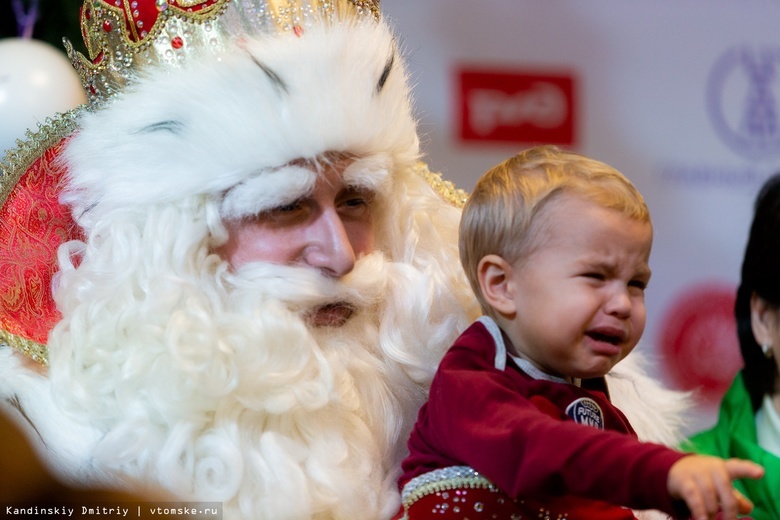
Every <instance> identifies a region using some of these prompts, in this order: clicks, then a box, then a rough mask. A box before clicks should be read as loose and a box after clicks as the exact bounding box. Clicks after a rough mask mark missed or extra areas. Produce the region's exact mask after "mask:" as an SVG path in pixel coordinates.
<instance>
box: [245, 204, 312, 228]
mask: <svg viewBox="0 0 780 520" xmlns="http://www.w3.org/2000/svg"><path fill="white" fill-rule="evenodd" d="M307 207H308V206H307V205H306V204H305V202H304V201H302V200H296V201H295V202H291V203H289V204H283V205H281V206H276V207H275V208H271V209H269V210H267V211H263V212H262V213H260V214H259V215H258V216H257V219H258V220H261V221H266V222H269V223H271V222H273V223H279V224H281V223H286V222H291V221H295V220H296V219H299V218H303V216H304V215H305V214H306V210H307Z"/></svg>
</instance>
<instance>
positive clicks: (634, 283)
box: [628, 280, 647, 291]
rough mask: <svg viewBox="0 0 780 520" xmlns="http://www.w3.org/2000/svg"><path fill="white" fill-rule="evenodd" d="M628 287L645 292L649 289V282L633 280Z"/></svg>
mask: <svg viewBox="0 0 780 520" xmlns="http://www.w3.org/2000/svg"><path fill="white" fill-rule="evenodd" d="M628 286H629V287H633V288H636V289H640V290H642V291H644V290H645V289H647V282H646V281H644V280H631V281H630V282H628Z"/></svg>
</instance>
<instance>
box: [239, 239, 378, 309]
mask: <svg viewBox="0 0 780 520" xmlns="http://www.w3.org/2000/svg"><path fill="white" fill-rule="evenodd" d="M389 266H390V263H389V262H388V261H387V260H386V259H385V258H384V256H383V255H382V254H381V253H379V252H374V253H371V254H370V255H366V256H363V257H361V258H359V259H358V260H357V261H356V262H355V268H354V269H353V270H352V271H351V272H350V273H349V274H347V275H346V276H344V277H342V278H333V277H329V276H326V275H324V274H323V273H322V272H321V271H320V270H318V269H315V268H311V267H298V266H288V265H280V264H272V263H267V262H252V263H247V264H244V265H243V266H241V267H240V268H238V269H237V270H236V271H235V272H233V273H227V274H226V275H225V281H226V282H227V284H228V288H229V291H230V293H231V296H230V299H231V302H232V304H233V305H232V306H233V307H234V309H235V310H237V311H240V310H246V309H247V308H253V307H255V306H256V305H258V304H262V303H266V302H269V301H274V300H275V301H278V302H281V303H282V304H284V305H285V307H287V308H288V309H289V310H290V311H292V312H295V313H296V314H305V313H306V312H309V311H311V310H312V309H316V308H319V307H323V306H325V305H331V304H342V305H348V306H350V307H352V308H353V309H355V310H357V311H360V310H361V309H364V308H367V307H371V306H373V305H374V304H376V303H377V302H378V301H380V300H381V299H382V296H383V294H384V292H385V286H386V282H387V279H388V275H387V272H388V269H389ZM247 306H248V307H247Z"/></svg>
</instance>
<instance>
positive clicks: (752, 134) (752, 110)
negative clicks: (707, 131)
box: [707, 46, 780, 160]
mask: <svg viewBox="0 0 780 520" xmlns="http://www.w3.org/2000/svg"><path fill="white" fill-rule="evenodd" d="M778 73H780V48H777V47H775V48H770V47H762V48H751V47H748V46H740V47H732V48H730V49H729V50H727V51H726V52H725V53H723V55H722V56H721V57H720V58H718V60H717V61H716V62H715V64H714V65H713V68H712V71H711V73H710V78H709V82H708V85H707V109H708V112H709V115H710V119H711V121H712V125H713V127H714V129H715V132H716V133H717V134H718V136H719V137H720V139H721V140H722V141H723V142H724V143H725V144H726V145H727V146H728V147H729V148H731V149H732V150H733V151H734V152H736V153H738V154H739V155H741V156H743V157H745V158H747V159H751V160H761V159H765V158H770V157H777V156H778V155H780V106H778V100H780V76H779V75H778Z"/></svg>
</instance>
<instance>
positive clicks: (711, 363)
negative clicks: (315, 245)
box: [382, 0, 780, 430]
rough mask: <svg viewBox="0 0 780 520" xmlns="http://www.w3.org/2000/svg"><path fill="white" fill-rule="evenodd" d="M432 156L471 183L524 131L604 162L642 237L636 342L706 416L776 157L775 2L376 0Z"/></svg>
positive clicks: (726, 361) (731, 351) (779, 151)
mask: <svg viewBox="0 0 780 520" xmlns="http://www.w3.org/2000/svg"><path fill="white" fill-rule="evenodd" d="M382 5H383V10H384V12H385V13H386V14H387V15H388V16H390V17H391V18H393V19H394V21H395V22H396V26H397V29H398V31H399V34H400V41H401V43H402V45H403V46H404V48H405V49H406V51H407V54H408V55H409V57H410V60H409V65H410V68H411V73H412V77H413V80H414V84H415V99H416V102H417V107H418V111H419V114H420V118H421V129H422V132H423V133H424V138H423V143H424V146H425V151H426V152H427V155H428V159H429V162H430V163H431V166H432V168H434V169H436V170H439V171H442V172H444V174H445V176H446V177H447V178H449V179H451V180H453V181H454V182H455V183H456V184H458V185H459V186H460V187H462V188H465V189H470V188H471V187H473V185H474V182H475V181H476V179H477V178H478V177H479V176H480V175H481V174H482V173H483V172H484V171H485V170H487V169H488V168H489V167H491V166H493V165H494V164H496V163H498V162H500V161H502V160H503V159H505V158H507V157H508V156H510V155H512V154H514V153H516V152H517V151H519V150H521V149H523V148H526V147H528V146H530V145H533V144H538V143H555V144H558V145H560V146H563V147H566V148H570V149H573V150H575V151H578V152H581V153H584V154H586V155H589V156H592V157H594V158H596V159H599V160H602V161H604V162H606V163H608V164H611V165H613V166H615V167H616V168H618V169H619V170H620V171H622V172H623V173H624V174H625V175H626V176H628V177H629V178H630V179H631V180H632V181H633V182H634V184H636V186H637V187H638V188H639V190H640V191H641V192H642V193H643V195H644V196H645V199H646V200H647V203H648V206H649V207H650V211H651V214H652V218H653V224H654V229H655V239H654V246H653V255H652V258H651V268H652V269H653V277H652V280H651V282H650V286H649V288H648V291H647V296H646V298H647V308H648V309H647V310H648V324H647V328H646V332H645V335H644V338H643V340H642V341H641V342H640V345H639V347H637V348H638V349H640V350H641V351H643V352H645V353H647V354H648V355H650V356H651V357H652V358H654V359H655V361H656V362H657V366H658V368H657V372H656V375H657V376H658V377H659V378H661V379H662V380H663V381H664V382H666V383H667V384H669V385H670V386H673V387H676V388H681V389H689V390H694V391H695V392H696V394H695V395H696V396H697V402H698V408H697V410H696V414H695V417H693V418H692V419H693V420H692V422H691V426H690V428H691V429H692V430H695V429H699V428H702V427H704V426H706V425H708V424H710V423H712V422H713V421H714V420H715V414H716V413H717V408H716V407H717V404H718V402H719V400H720V397H721V395H722V394H723V393H724V392H725V390H726V389H727V387H728V385H729V383H730V382H731V379H732V378H733V377H734V375H735V374H736V373H737V371H738V370H739V368H740V366H741V359H740V355H739V348H738V344H737V339H736V326H735V324H734V319H733V303H734V298H735V291H736V287H737V284H738V281H739V270H740V264H741V258H742V254H743V250H744V245H745V241H746V238H747V232H748V228H749V224H750V219H751V216H752V215H751V210H752V204H753V199H754V197H755V195H756V193H757V191H758V189H759V187H760V186H761V184H762V182H763V181H764V180H765V179H766V178H767V177H768V176H769V175H771V174H772V173H775V172H777V171H780V33H778V31H777V20H780V1H778V0H745V1H743V2H733V1H731V0H691V1H688V2H678V1H676V0H654V1H653V2H625V1H622V0H576V1H575V0H559V1H554V2H550V1H547V2H542V1H538V0H483V1H480V2H473V1H471V0H426V1H425V2H419V1H417V0H383V2H382Z"/></svg>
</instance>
